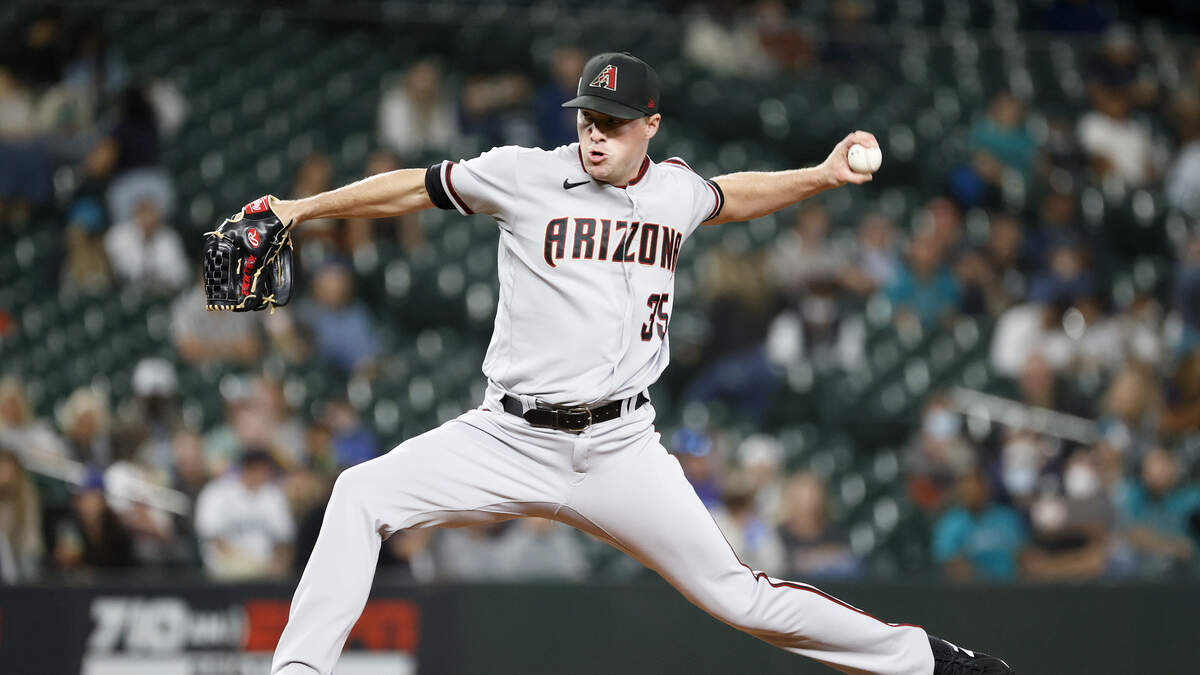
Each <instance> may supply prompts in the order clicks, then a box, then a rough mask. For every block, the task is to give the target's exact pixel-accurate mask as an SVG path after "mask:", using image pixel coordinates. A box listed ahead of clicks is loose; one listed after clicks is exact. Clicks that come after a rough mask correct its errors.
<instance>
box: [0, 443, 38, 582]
mask: <svg viewBox="0 0 1200 675" xmlns="http://www.w3.org/2000/svg"><path fill="white" fill-rule="evenodd" d="M44 548H45V546H44V544H43V543H42V505H41V500H40V499H39V498H38V493H37V489H36V488H35V487H34V486H33V481H31V480H29V476H28V475H26V473H25V468H24V467H23V466H21V460H20V459H18V457H17V455H16V453H14V452H12V451H11V450H9V449H7V448H3V447H2V446H0V584H4V585H12V584H17V583H21V582H24V581H29V580H31V579H34V578H36V577H37V574H38V566H39V564H40V562H41V558H42V554H43V553H44Z"/></svg>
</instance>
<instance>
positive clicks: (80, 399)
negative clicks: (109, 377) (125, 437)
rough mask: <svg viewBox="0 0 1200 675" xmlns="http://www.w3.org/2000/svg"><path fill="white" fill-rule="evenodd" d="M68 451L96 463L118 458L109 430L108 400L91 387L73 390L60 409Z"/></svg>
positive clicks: (92, 464)
mask: <svg viewBox="0 0 1200 675" xmlns="http://www.w3.org/2000/svg"><path fill="white" fill-rule="evenodd" d="M59 414H60V419H61V426H62V430H63V435H64V436H65V437H66V440H67V448H68V452H69V455H70V456H71V457H72V458H73V459H76V460H79V461H81V462H83V463H85V464H88V465H90V466H93V467H101V468H102V467H106V466H108V465H109V464H111V463H112V462H113V460H114V459H116V455H115V452H114V449H113V442H112V437H111V435H110V433H109V420H110V417H111V415H110V414H109V409H108V402H107V401H106V400H105V399H104V397H103V396H102V395H101V394H100V393H99V392H97V391H96V390H95V389H92V388H91V387H87V386H84V387H79V388H78V389H76V390H75V391H73V392H71V395H70V396H68V397H67V401H66V403H64V404H63V407H62V410H61V412H60V413H59Z"/></svg>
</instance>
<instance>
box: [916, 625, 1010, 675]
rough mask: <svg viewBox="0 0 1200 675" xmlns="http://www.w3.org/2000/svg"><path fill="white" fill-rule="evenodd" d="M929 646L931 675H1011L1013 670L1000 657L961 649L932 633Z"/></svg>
mask: <svg viewBox="0 0 1200 675" xmlns="http://www.w3.org/2000/svg"><path fill="white" fill-rule="evenodd" d="M929 646H930V648H931V649H933V675H1011V673H1013V672H1015V671H1014V670H1013V669H1012V668H1010V667H1009V665H1008V664H1007V663H1005V662H1004V661H1003V660H1002V659H998V658H996V657H994V656H989V655H987V654H984V653H982V652H973V651H971V650H970V649H963V648H962V647H959V646H958V645H955V644H953V643H951V642H947V641H945V640H943V639H941V638H938V637H934V636H932V635H930V636H929Z"/></svg>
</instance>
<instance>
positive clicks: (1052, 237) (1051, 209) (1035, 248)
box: [1021, 189, 1081, 273]
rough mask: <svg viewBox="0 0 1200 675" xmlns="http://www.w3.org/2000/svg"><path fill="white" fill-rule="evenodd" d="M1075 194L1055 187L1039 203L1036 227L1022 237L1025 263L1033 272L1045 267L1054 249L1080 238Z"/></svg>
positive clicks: (1022, 251) (1026, 267)
mask: <svg viewBox="0 0 1200 675" xmlns="http://www.w3.org/2000/svg"><path fill="white" fill-rule="evenodd" d="M1076 204H1077V199H1076V197H1075V195H1074V194H1072V193H1071V192H1068V191H1066V190H1055V189H1051V190H1050V191H1049V192H1048V193H1046V196H1045V197H1043V198H1042V202H1041V204H1040V205H1039V206H1038V221H1037V225H1036V227H1032V228H1029V230H1028V231H1027V232H1025V235H1024V237H1023V240H1022V246H1021V265H1022V267H1023V269H1024V270H1025V271H1026V272H1029V273H1033V272H1036V271H1038V270H1041V269H1043V268H1045V267H1046V266H1047V265H1048V263H1049V259H1050V252H1051V251H1052V250H1053V249H1055V248H1056V247H1058V246H1062V245H1065V244H1074V243H1076V242H1079V241H1080V238H1081V232H1080V229H1081V228H1080V225H1079V213H1078V208H1077V206H1076Z"/></svg>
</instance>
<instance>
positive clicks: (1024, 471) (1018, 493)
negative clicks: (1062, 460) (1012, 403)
mask: <svg viewBox="0 0 1200 675" xmlns="http://www.w3.org/2000/svg"><path fill="white" fill-rule="evenodd" d="M1058 450H1059V446H1058V445H1056V444H1055V443H1054V442H1053V440H1052V439H1050V438H1047V437H1044V436H1038V435H1037V434H1034V433H1033V432H1030V431H1023V430H1017V429H1012V430H1009V431H1008V433H1007V438H1006V439H1005V440H1004V445H1003V447H1001V448H1000V457H999V462H998V463H997V465H996V473H997V476H996V480H995V481H993V484H994V485H996V486H997V487H998V488H1000V490H1001V494H1002V495H1003V497H1004V500H1003V501H1005V502H1007V503H1008V504H1011V505H1012V506H1014V507H1016V508H1018V509H1021V510H1022V511H1028V510H1029V508H1030V506H1032V504H1033V502H1034V500H1035V499H1036V498H1037V495H1038V488H1039V486H1042V485H1043V484H1044V483H1045V482H1046V481H1045V479H1046V477H1047V470H1048V467H1049V466H1050V464H1051V462H1052V461H1053V460H1054V458H1055V457H1056V455H1057V454H1058Z"/></svg>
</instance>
